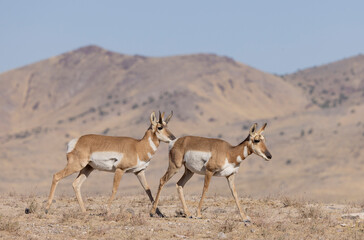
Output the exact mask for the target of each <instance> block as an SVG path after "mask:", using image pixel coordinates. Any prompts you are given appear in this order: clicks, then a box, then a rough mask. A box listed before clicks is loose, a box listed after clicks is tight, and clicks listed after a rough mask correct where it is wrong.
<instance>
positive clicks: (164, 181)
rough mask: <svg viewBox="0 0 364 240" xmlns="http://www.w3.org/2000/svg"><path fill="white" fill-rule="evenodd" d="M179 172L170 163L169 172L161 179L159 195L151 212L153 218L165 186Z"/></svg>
mask: <svg viewBox="0 0 364 240" xmlns="http://www.w3.org/2000/svg"><path fill="white" fill-rule="evenodd" d="M177 170H178V168H177V167H176V166H175V165H174V164H171V163H170V164H169V166H168V170H167V172H166V173H165V174H164V175H163V177H162V178H161V180H160V182H159V187H158V192H157V195H156V197H155V200H154V202H153V205H152V209H151V210H150V213H149V214H150V216H151V217H153V216H154V214H155V213H156V210H157V206H158V202H159V197H160V194H161V191H162V188H163V186H164V184H166V182H168V180H169V179H171V177H173V176H174V175H175V174H176V173H177Z"/></svg>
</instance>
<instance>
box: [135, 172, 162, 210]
mask: <svg viewBox="0 0 364 240" xmlns="http://www.w3.org/2000/svg"><path fill="white" fill-rule="evenodd" d="M135 175H136V176H137V177H138V180H139V182H140V184H141V185H142V187H143V188H144V190H145V192H146V193H147V195H148V197H149V200H150V201H151V202H152V204H153V202H154V198H153V195H152V192H151V191H150V188H149V185H148V182H147V179H146V178H145V171H144V170H142V171H140V172H137V173H135ZM156 213H157V214H158V216H160V217H165V216H164V215H163V214H162V213H161V212H160V211H159V209H158V208H157V209H156Z"/></svg>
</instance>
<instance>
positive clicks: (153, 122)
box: [150, 112, 157, 125]
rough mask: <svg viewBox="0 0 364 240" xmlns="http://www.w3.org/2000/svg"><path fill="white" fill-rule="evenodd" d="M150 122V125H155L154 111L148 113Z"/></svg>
mask: <svg viewBox="0 0 364 240" xmlns="http://www.w3.org/2000/svg"><path fill="white" fill-rule="evenodd" d="M150 123H151V124H152V125H156V124H157V117H156V116H155V112H152V114H150Z"/></svg>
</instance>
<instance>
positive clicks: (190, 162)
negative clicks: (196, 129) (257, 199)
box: [150, 124, 272, 221]
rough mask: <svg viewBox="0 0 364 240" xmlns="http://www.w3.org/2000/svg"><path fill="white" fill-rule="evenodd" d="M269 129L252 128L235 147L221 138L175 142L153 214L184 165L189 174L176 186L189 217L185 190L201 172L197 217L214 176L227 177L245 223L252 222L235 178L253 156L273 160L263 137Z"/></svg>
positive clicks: (193, 138)
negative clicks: (172, 178)
mask: <svg viewBox="0 0 364 240" xmlns="http://www.w3.org/2000/svg"><path fill="white" fill-rule="evenodd" d="M265 126H266V124H265V125H264V126H263V127H262V128H261V129H260V130H259V131H257V132H255V128H256V124H254V125H253V126H252V127H251V129H250V133H249V136H248V137H247V138H246V139H245V140H244V141H243V142H242V143H241V144H239V145H237V146H231V145H230V144H229V143H227V142H226V141H223V140H220V139H213V138H203V137H194V136H186V137H182V138H179V139H176V140H174V141H171V142H170V143H169V166H168V169H167V172H166V173H165V174H164V176H163V177H162V178H161V180H160V184H159V189H158V193H157V196H156V198H155V201H154V203H153V206H152V209H151V211H150V214H151V215H154V214H155V213H156V209H157V206H158V201H159V197H160V193H161V190H162V188H163V186H164V184H165V183H166V182H167V181H168V180H169V179H170V178H171V177H172V176H173V175H174V174H176V173H177V171H178V169H180V168H181V167H182V166H183V165H184V166H185V173H184V174H183V176H182V178H181V179H180V180H179V181H178V182H177V185H176V187H177V191H178V194H179V197H180V200H181V202H182V206H183V210H184V212H185V214H186V216H187V217H190V216H191V214H190V212H189V211H188V209H187V205H186V202H185V199H184V195H183V187H184V185H185V184H186V182H187V181H188V180H189V179H190V178H191V177H192V176H193V174H194V173H197V174H202V175H205V183H204V188H203V192H202V197H201V200H200V203H199V206H198V208H197V217H199V218H200V217H201V208H202V202H203V198H204V196H205V193H206V192H207V189H208V186H209V183H210V180H211V177H212V176H220V177H226V178H227V180H228V183H229V187H230V190H231V193H232V195H233V196H234V199H235V201H236V205H237V207H238V209H239V212H240V215H241V218H242V219H243V221H249V220H248V218H247V216H246V215H245V213H244V212H243V211H242V209H241V207H240V204H239V200H238V197H237V193H236V190H235V183H234V176H235V174H236V173H237V172H238V169H239V167H240V163H241V162H242V161H243V160H244V159H245V158H246V157H248V156H249V155H250V154H252V153H255V154H257V155H259V156H261V157H263V158H264V159H266V160H268V159H271V157H272V156H271V154H270V153H269V151H268V150H267V148H266V146H265V139H264V137H263V135H262V132H263V130H264V128H265Z"/></svg>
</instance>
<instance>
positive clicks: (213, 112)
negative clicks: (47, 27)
mask: <svg viewBox="0 0 364 240" xmlns="http://www.w3.org/2000/svg"><path fill="white" fill-rule="evenodd" d="M0 86H1V87H0V93H1V94H0V96H1V99H0V100H1V102H2V103H3V104H2V108H1V110H0V114H1V116H3V118H4V120H5V121H3V122H2V123H1V125H0V130H3V131H4V130H5V132H7V133H17V132H19V131H23V130H28V129H33V128H35V127H38V126H39V125H40V123H41V125H44V124H45V125H47V126H51V125H55V126H63V125H65V124H66V125H67V126H69V125H71V126H77V127H75V128H76V129H79V127H78V125H81V126H83V127H85V128H86V129H89V128H90V127H94V126H95V124H96V125H97V124H98V123H100V124H101V125H104V119H108V121H110V120H111V119H115V120H116V119H117V120H116V122H117V123H116V122H115V124H117V125H118V124H119V123H120V122H122V120H123V119H129V118H130V117H131V116H133V119H134V122H141V121H144V120H145V119H147V118H146V116H145V115H146V113H148V112H150V111H151V110H158V109H160V110H162V111H164V110H166V111H167V110H168V111H169V110H174V112H175V113H176V117H177V118H178V119H179V120H180V121H186V120H191V121H194V122H195V123H196V124H201V123H206V122H213V121H220V122H226V121H236V120H241V119H246V120H250V119H256V118H267V117H274V116H279V115H284V114H287V113H289V112H292V111H295V110H296V109H297V108H302V107H303V105H304V104H306V102H305V99H304V98H300V97H298V96H299V94H298V90H297V89H295V88H294V87H292V86H291V85H290V84H288V83H286V82H284V81H282V79H280V78H278V77H275V76H272V75H270V74H266V73H263V72H260V71H258V70H256V69H253V68H251V67H248V66H246V65H243V64H241V63H238V62H236V61H234V60H233V59H231V58H228V57H220V56H216V55H212V54H197V55H187V56H175V57H165V58H147V57H143V56H127V55H122V54H118V53H114V52H110V51H107V50H104V49H102V48H100V47H97V46H88V47H83V48H80V49H77V50H75V51H72V52H69V53H65V54H62V55H60V56H56V57H52V58H50V59H48V60H44V61H41V62H38V63H35V64H31V65H28V66H25V67H22V68H20V69H15V70H12V71H9V72H6V73H3V74H1V75H0ZM287 99H290V101H289V102H288V101H287ZM101 120H102V121H101ZM132 122H133V121H132ZM130 123H131V122H129V124H130ZM109 127H110V126H109ZM111 127H113V126H111ZM3 135H4V134H3Z"/></svg>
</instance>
